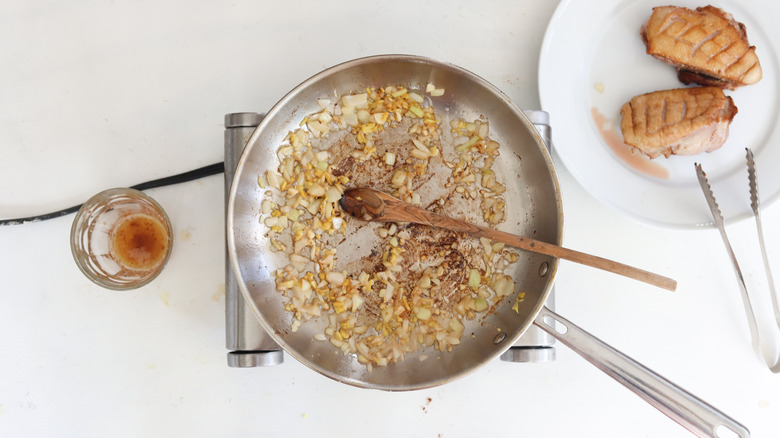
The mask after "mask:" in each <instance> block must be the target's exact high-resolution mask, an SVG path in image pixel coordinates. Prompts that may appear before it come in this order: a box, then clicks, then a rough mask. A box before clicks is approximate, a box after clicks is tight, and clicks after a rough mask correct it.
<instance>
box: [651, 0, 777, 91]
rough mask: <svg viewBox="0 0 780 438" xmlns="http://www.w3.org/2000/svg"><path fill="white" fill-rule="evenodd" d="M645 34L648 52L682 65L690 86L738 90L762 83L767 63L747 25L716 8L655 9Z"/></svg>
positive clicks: (682, 74)
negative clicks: (762, 60) (749, 36)
mask: <svg viewBox="0 0 780 438" xmlns="http://www.w3.org/2000/svg"><path fill="white" fill-rule="evenodd" d="M641 35H642V39H643V40H644V42H645V45H646V46H647V53H648V54H649V55H652V56H654V57H655V58H657V59H660V60H662V61H664V62H666V63H669V64H672V65H674V66H676V67H677V70H678V77H679V79H680V80H681V81H682V82H683V83H685V84H690V83H697V84H700V85H708V86H717V87H721V88H726V89H732V90H733V89H734V88H737V87H740V86H743V85H750V84H755V83H756V82H758V81H759V80H761V77H762V74H763V73H762V70H761V63H760V62H759V61H758V56H757V55H756V48H755V47H754V46H751V45H750V43H749V42H748V39H747V33H746V31H745V26H744V25H743V24H742V23H739V22H737V21H735V20H734V18H733V17H732V16H731V14H729V13H727V12H724V11H723V10H721V9H718V8H716V7H713V6H705V7H700V8H697V9H696V10H695V11H694V10H691V9H688V8H681V7H676V6H661V7H656V8H653V14H652V15H651V16H650V19H649V20H648V21H647V23H646V24H645V25H644V26H643V27H642V31H641Z"/></svg>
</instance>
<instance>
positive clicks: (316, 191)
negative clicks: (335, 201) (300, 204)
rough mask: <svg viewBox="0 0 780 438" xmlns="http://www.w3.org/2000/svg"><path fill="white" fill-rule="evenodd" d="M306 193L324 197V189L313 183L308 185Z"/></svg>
mask: <svg viewBox="0 0 780 438" xmlns="http://www.w3.org/2000/svg"><path fill="white" fill-rule="evenodd" d="M306 193H308V194H310V195H311V196H315V197H319V196H325V187H322V186H321V185H319V184H317V183H314V184H312V185H310V186H309V188H308V189H306Z"/></svg>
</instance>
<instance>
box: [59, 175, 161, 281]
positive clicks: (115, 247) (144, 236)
mask: <svg viewBox="0 0 780 438" xmlns="http://www.w3.org/2000/svg"><path fill="white" fill-rule="evenodd" d="M172 247H173V228H172V227H171V221H170V220H169V219H168V215H167V214H165V210H163V208H162V207H161V206H160V204H158V203H157V201H155V200H154V199H152V198H151V197H149V196H148V195H146V194H145V193H143V192H141V191H138V190H134V189H127V188H116V189H110V190H106V191H103V192H100V193H98V194H97V195H95V196H93V197H92V198H91V199H90V200H89V201H87V202H86V203H84V205H82V206H81V208H80V209H79V211H78V213H76V217H75V219H74V220H73V226H72V227H71V231H70V248H71V252H72V253H73V259H74V260H75V261H76V265H77V266H78V267H79V269H80V270H81V272H83V273H84V275H86V276H87V278H89V279H90V280H92V281H93V282H95V283H96V284H98V285H100V286H103V287H105V288H108V289H113V290H127V289H135V288H138V287H141V286H143V285H145V284H147V283H149V282H150V281H152V280H154V279H155V278H156V277H157V276H158V275H159V274H160V272H162V270H163V268H164V267H165V264H166V263H167V262H168V259H169V258H170V255H171V249H172Z"/></svg>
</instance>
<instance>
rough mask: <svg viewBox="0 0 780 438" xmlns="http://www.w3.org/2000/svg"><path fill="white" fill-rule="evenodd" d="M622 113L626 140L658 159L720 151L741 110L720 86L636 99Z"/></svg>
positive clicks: (658, 93) (679, 90) (670, 92)
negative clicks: (738, 110) (662, 156)
mask: <svg viewBox="0 0 780 438" xmlns="http://www.w3.org/2000/svg"><path fill="white" fill-rule="evenodd" d="M620 114H621V116H622V119H621V122H620V129H621V130H622V131H623V141H624V142H625V143H626V144H627V145H629V146H632V147H634V148H635V149H636V150H637V151H639V152H641V153H642V154H644V155H646V156H648V157H650V158H656V157H658V156H661V155H664V156H665V157H669V156H670V155H695V154H698V153H701V152H712V151H714V150H716V149H718V148H720V147H721V146H723V144H724V143H725V142H726V139H727V138H728V128H729V124H730V123H731V120H732V119H733V118H734V115H736V114H737V107H736V106H734V101H733V100H732V99H731V97H728V96H726V95H725V94H723V90H721V89H720V88H718V87H693V88H679V89H674V90H663V91H656V92H653V93H647V94H642V95H639V96H636V97H634V98H633V99H631V101H629V102H627V103H625V104H624V105H623V107H622V108H621V109H620Z"/></svg>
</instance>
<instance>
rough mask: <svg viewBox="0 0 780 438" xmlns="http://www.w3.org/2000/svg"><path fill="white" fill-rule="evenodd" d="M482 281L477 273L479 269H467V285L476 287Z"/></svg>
mask: <svg viewBox="0 0 780 438" xmlns="http://www.w3.org/2000/svg"><path fill="white" fill-rule="evenodd" d="M481 283H482V277H481V276H480V275H479V269H475V268H471V270H470V271H469V287H470V288H472V289H477V288H478V287H479V285H480V284H481Z"/></svg>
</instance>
